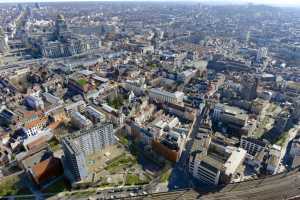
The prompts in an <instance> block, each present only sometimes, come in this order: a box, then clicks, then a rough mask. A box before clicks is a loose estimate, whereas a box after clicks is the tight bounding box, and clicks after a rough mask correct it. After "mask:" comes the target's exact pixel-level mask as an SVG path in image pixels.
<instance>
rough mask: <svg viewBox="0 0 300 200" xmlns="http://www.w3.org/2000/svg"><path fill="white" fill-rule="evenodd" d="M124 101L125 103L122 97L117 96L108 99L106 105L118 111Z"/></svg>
mask: <svg viewBox="0 0 300 200" xmlns="http://www.w3.org/2000/svg"><path fill="white" fill-rule="evenodd" d="M124 101H125V99H124V98H123V96H121V95H118V96H116V97H114V98H113V99H109V100H108V101H107V104H108V105H109V106H111V107H113V108H115V109H119V108H121V106H123V105H124Z"/></svg>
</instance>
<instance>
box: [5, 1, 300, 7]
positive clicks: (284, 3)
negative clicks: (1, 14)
mask: <svg viewBox="0 0 300 200" xmlns="http://www.w3.org/2000/svg"><path fill="white" fill-rule="evenodd" d="M109 1H111V2H118V1H130V2H134V1H137V2H184V1H183V0H0V3H34V2H39V3H43V2H109ZM188 2H203V3H209V4H245V3H255V4H265V5H275V6H294V5H297V6H299V5H300V2H299V1H298V0H286V1H284V2H283V1H282V0H265V1H263V2H261V1H259V0H213V1H208V0H189V1H188Z"/></svg>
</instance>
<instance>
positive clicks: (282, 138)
mask: <svg viewBox="0 0 300 200" xmlns="http://www.w3.org/2000/svg"><path fill="white" fill-rule="evenodd" d="M288 136H289V134H288V132H284V133H283V134H282V135H281V136H280V137H279V138H278V140H277V141H276V142H275V144H277V145H279V146H281V147H282V146H283V145H284V144H285V142H286V140H287V139H288Z"/></svg>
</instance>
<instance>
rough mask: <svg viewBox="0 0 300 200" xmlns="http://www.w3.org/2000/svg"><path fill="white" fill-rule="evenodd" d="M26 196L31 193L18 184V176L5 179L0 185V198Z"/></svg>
mask: <svg viewBox="0 0 300 200" xmlns="http://www.w3.org/2000/svg"><path fill="white" fill-rule="evenodd" d="M28 194H32V193H31V192H30V191H29V190H28V189H27V188H26V187H24V186H23V185H22V184H21V183H20V178H19V177H18V176H11V177H7V178H5V179H4V180H2V181H1V183H0V197H3V196H8V195H28Z"/></svg>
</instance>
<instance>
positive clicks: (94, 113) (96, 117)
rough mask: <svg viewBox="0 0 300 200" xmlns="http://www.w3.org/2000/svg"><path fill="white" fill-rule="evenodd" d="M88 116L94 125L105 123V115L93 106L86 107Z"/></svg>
mask: <svg viewBox="0 0 300 200" xmlns="http://www.w3.org/2000/svg"><path fill="white" fill-rule="evenodd" d="M86 116H87V117H88V118H89V119H90V120H91V121H92V122H94V123H97V122H104V121H105V115H104V114H103V113H101V112H100V111H99V110H97V109H96V108H94V107H92V106H87V107H86Z"/></svg>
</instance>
